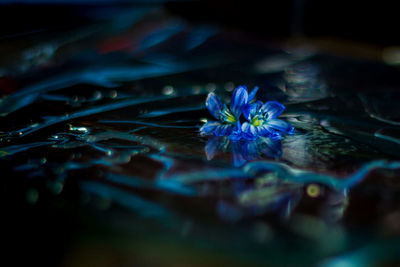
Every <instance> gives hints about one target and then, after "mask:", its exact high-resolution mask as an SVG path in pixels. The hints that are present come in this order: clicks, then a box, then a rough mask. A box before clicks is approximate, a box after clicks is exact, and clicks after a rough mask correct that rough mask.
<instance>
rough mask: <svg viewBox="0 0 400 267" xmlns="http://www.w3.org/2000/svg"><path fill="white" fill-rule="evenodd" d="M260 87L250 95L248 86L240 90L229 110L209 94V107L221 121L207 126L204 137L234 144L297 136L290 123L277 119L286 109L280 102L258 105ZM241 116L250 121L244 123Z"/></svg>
mask: <svg viewBox="0 0 400 267" xmlns="http://www.w3.org/2000/svg"><path fill="white" fill-rule="evenodd" d="M257 90H258V87H256V88H254V90H253V91H252V92H251V93H248V91H247V87H246V86H239V87H237V88H236V89H235V91H234V92H233V94H232V99H231V102H230V105H229V108H228V107H227V106H226V104H222V102H221V101H220V99H219V98H218V96H217V95H216V94H214V93H209V94H208V96H207V100H206V107H207V108H208V110H209V111H210V113H211V114H212V115H213V116H214V117H215V118H216V119H217V120H218V121H209V122H206V123H205V124H204V125H203V126H202V127H201V129H200V132H201V134H203V135H215V136H227V137H229V139H230V140H232V141H240V140H256V139H258V138H259V137H268V138H271V139H273V140H278V139H281V138H282V136H284V135H287V134H293V132H294V128H293V126H292V125H290V124H289V123H287V122H285V121H283V120H280V119H277V117H278V116H279V115H281V114H282V112H283V111H284V110H285V107H284V106H283V105H282V104H280V103H278V102H276V101H268V102H267V103H265V104H263V103H262V102H261V101H256V102H254V98H255V95H256V93H257ZM241 114H243V116H244V118H245V120H246V121H244V122H241V120H240V118H241Z"/></svg>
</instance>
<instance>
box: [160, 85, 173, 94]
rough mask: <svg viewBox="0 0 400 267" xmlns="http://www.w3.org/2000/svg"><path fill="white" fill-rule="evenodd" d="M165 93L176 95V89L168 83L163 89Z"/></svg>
mask: <svg viewBox="0 0 400 267" xmlns="http://www.w3.org/2000/svg"><path fill="white" fill-rule="evenodd" d="M162 93H163V95H174V94H175V89H174V87H172V86H171V85H167V86H165V87H164V88H163V89H162Z"/></svg>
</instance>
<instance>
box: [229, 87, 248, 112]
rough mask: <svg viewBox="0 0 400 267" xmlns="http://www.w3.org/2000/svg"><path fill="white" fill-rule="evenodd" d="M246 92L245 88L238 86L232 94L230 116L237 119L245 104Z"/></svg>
mask: <svg viewBox="0 0 400 267" xmlns="http://www.w3.org/2000/svg"><path fill="white" fill-rule="evenodd" d="M248 97H249V95H248V92H247V88H246V86H239V87H237V88H236V89H235V91H234V92H233V94H232V99H231V104H230V109H231V111H232V114H233V115H234V116H235V117H236V119H239V117H240V114H241V112H242V107H243V105H245V104H247V100H248Z"/></svg>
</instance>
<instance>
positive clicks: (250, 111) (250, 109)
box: [242, 104, 258, 121]
mask: <svg viewBox="0 0 400 267" xmlns="http://www.w3.org/2000/svg"><path fill="white" fill-rule="evenodd" d="M257 110H258V104H245V105H243V107H242V112H243V116H244V117H245V118H246V119H247V120H248V121H251V119H252V118H253V117H254V116H255V115H256V113H257Z"/></svg>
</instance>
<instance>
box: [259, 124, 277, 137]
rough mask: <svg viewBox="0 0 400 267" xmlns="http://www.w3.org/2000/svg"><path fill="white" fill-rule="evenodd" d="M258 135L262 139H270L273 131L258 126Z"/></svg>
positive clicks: (264, 126)
mask: <svg viewBox="0 0 400 267" xmlns="http://www.w3.org/2000/svg"><path fill="white" fill-rule="evenodd" d="M257 131H258V134H259V135H260V136H263V137H271V136H272V135H273V134H274V132H275V131H274V130H273V129H272V128H271V127H268V125H260V126H258V127H257Z"/></svg>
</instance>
